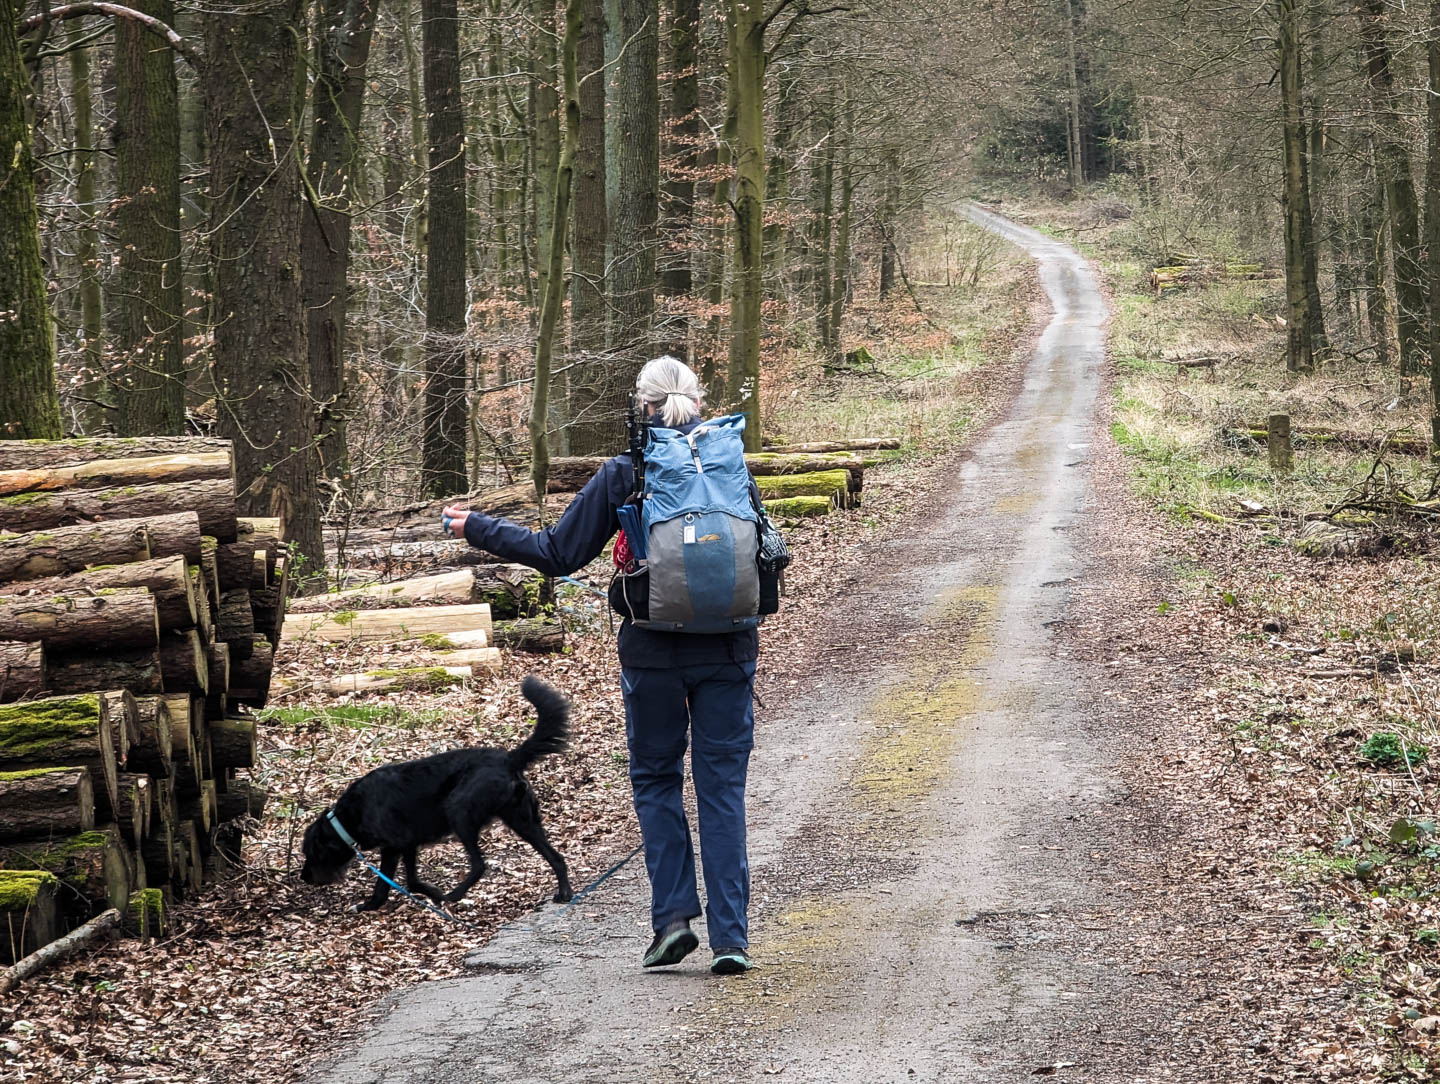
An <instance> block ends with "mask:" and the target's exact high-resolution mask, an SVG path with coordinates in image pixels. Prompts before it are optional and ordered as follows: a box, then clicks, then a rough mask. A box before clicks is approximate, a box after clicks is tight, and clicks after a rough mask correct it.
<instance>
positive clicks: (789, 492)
mask: <svg viewBox="0 0 1440 1084" xmlns="http://www.w3.org/2000/svg"><path fill="white" fill-rule="evenodd" d="M755 485H756V486H757V487H758V488H759V490H760V496H761V497H762V498H763V499H765V500H777V499H779V498H782V497H820V496H826V497H828V496H830V495H831V494H833V493H836V492H840V493H844V492H846V491H848V489H849V486H850V475H849V474H848V473H847V472H846V471H843V470H827V471H815V472H813V473H811V474H772V475H763V476H761V477H759V478H756V479H755Z"/></svg>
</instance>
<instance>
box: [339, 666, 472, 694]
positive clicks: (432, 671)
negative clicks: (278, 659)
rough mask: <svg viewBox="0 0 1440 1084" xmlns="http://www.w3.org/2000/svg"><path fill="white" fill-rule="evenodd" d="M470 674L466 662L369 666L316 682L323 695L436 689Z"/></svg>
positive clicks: (455, 683) (441, 689)
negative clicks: (386, 666) (442, 664)
mask: <svg viewBox="0 0 1440 1084" xmlns="http://www.w3.org/2000/svg"><path fill="white" fill-rule="evenodd" d="M473 675H474V672H473V670H472V668H471V667H469V666H412V667H405V668H401V669H379V670H369V671H366V672H364V673H359V674H339V675H337V676H336V677H333V678H328V679H326V680H324V681H322V682H320V683H319V686H318V689H319V691H320V692H322V693H324V694H325V695H326V696H351V695H360V694H363V693H376V692H385V693H396V692H422V693H438V692H444V691H445V690H446V689H453V688H454V687H455V686H457V685H462V684H464V683H465V682H466V681H469V680H470V678H471V677H472V676H473Z"/></svg>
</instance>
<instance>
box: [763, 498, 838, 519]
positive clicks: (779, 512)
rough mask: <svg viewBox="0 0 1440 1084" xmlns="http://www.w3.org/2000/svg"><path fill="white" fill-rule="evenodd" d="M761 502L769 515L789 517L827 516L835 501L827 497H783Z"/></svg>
mask: <svg viewBox="0 0 1440 1084" xmlns="http://www.w3.org/2000/svg"><path fill="white" fill-rule="evenodd" d="M763 503H764V505H765V511H766V512H768V513H770V515H772V516H775V517H777V518H781V517H784V518H791V519H800V518H805V517H809V516H828V515H829V514H830V512H831V510H832V509H833V508H834V507H835V503H834V502H833V501H832V500H831V499H830V498H829V497H783V498H781V499H779V500H773V501H765V502H763Z"/></svg>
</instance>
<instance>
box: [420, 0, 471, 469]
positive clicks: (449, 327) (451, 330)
mask: <svg viewBox="0 0 1440 1084" xmlns="http://www.w3.org/2000/svg"><path fill="white" fill-rule="evenodd" d="M421 22H422V24H423V26H424V32H423V43H422V46H421V49H422V52H423V54H424V68H425V104H426V106H427V110H428V112H427V116H428V117H429V134H430V170H429V179H430V187H429V207H430V214H429V226H430V240H429V245H428V249H429V258H428V259H427V261H426V265H425V340H426V342H425V435H424V451H423V456H422V464H421V474H422V485H423V486H424V489H425V492H426V493H427V494H429V495H430V496H432V497H445V496H449V495H451V494H455V493H462V492H464V490H465V485H466V478H467V475H466V470H465V466H466V464H465V434H466V412H465V253H466V242H465V223H466V215H465V114H464V108H463V106H462V104H461V100H460V37H459V15H458V12H457V8H456V0H423V2H422V4H421Z"/></svg>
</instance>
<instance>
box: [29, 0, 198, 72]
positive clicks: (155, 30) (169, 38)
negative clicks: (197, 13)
mask: <svg viewBox="0 0 1440 1084" xmlns="http://www.w3.org/2000/svg"><path fill="white" fill-rule="evenodd" d="M86 15H108V16H110V17H111V18H112V19H132V20H134V21H135V22H137V23H139V24H140V25H141V26H143V27H144V28H145V29H146V30H148V31H150V33H152V34H155V35H156V36H157V37H161V38H164V39H165V43H166V44H167V45H169V46H170V48H172V49H174V50H175V51H176V52H177V53H179V54H180V55H181V56H183V57H184V58H185V59H186V61H187V62H188V63H189V64H190V66H191V67H192V68H195V69H196V70H199V68H200V67H201V66H202V65H203V64H204V63H205V58H204V57H202V56H201V55H200V54H199V53H198V52H196V50H195V47H194V46H193V45H191V44H190V43H189V42H188V41H186V40H185V39H184V38H182V37H181V36H180V35H179V34H177V33H176V32H175V31H174V30H172V29H171V28H170V27H168V26H166V25H165V24H164V23H162V22H161V21H160V20H159V19H156V18H155V17H154V16H151V15H145V14H143V13H141V12H138V11H136V10H135V9H134V8H127V7H123V6H121V5H120V4H109V3H103V2H98V0H85V2H84V3H79V4H66V5H64V6H63V7H58V8H51V9H49V10H48V11H42V12H40V13H39V14H38V15H32V16H31V17H30V18H28V19H26V20H25V21H24V22H22V23H21V24H20V27H19V30H20V33H21V34H28V33H30V31H32V30H38V29H39V28H40V27H42V26H45V25H47V24H49V23H52V22H55V21H57V20H60V19H79V18H83V17H84V16H86Z"/></svg>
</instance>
